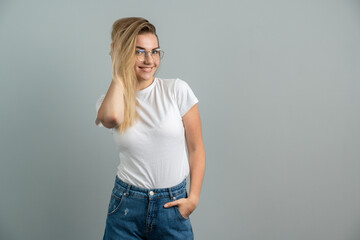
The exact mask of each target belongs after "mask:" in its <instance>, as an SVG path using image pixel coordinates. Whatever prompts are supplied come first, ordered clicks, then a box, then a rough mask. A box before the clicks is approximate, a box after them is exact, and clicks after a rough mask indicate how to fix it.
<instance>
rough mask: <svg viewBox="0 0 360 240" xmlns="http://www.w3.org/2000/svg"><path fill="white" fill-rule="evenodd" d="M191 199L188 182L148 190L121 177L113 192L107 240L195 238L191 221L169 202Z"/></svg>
mask: <svg viewBox="0 0 360 240" xmlns="http://www.w3.org/2000/svg"><path fill="white" fill-rule="evenodd" d="M187 196H188V194H187V191H186V179H185V180H184V181H183V182H182V183H180V184H178V185H176V186H173V187H171V188H160V189H144V188H139V187H136V186H132V185H129V184H127V183H125V182H123V181H121V180H120V179H119V178H118V176H116V178H115V184H114V187H113V190H112V193H111V197H110V202H109V207H108V211H107V218H106V226H105V232H104V237H103V240H110V239H112V240H115V239H116V240H119V239H124V240H132V239H149V240H150V239H154V240H161V239H164V240H165V239H171V240H176V239H181V240H186V239H194V235H193V230H192V226H191V222H190V218H189V217H188V218H185V217H184V216H182V215H181V213H180V211H179V208H178V207H177V206H174V207H170V208H164V204H165V203H167V202H171V201H175V200H177V199H180V198H186V197H187Z"/></svg>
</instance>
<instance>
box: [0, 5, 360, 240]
mask: <svg viewBox="0 0 360 240" xmlns="http://www.w3.org/2000/svg"><path fill="white" fill-rule="evenodd" d="M127 16H142V17H145V18H147V19H149V20H150V21H151V22H152V23H154V24H155V26H156V27H157V30H158V35H159V37H160V46H161V47H162V48H163V49H164V51H165V52H166V53H165V57H164V59H163V62H162V66H161V69H160V71H159V73H158V76H159V77H164V78H176V77H179V78H182V79H184V80H185V81H187V82H188V83H189V84H190V86H191V87H192V89H193V91H194V92H195V94H196V96H197V97H198V98H199V108H200V114H201V118H202V127H203V136H204V141H205V147H206V156H207V169H206V176H205V180H204V185H203V190H202V195H201V199H200V203H199V206H198V208H197V209H196V211H195V212H194V213H193V214H192V215H191V220H192V223H193V227H194V232H195V238H196V239H227V240H228V239H229V240H230V239H245V240H265V239H266V240H304V239H306V240H315V239H316V240H318V239H327V240H339V239H341V240H355V239H356V240H357V239H360V230H359V225H360V207H359V203H360V161H359V159H360V148H359V146H360V127H359V123H360V113H359V109H360V81H359V79H360V67H359V63H360V59H359V56H360V45H359V42H360V19H359V17H360V3H359V1H355V0H353V1H350V0H349V1H346V0H345V1H329V0H327V1H325V0H324V1H317V0H313V1H277V0H272V1H267V0H262V1H261V0H251V1H250V0H249V1H238V0H237V1H214V2H211V4H210V2H209V1H205V0H198V1H189V0H187V1H184V0H182V1H169V0H161V1H144V0H143V1H142V0H139V1H130V0H129V1H106V2H105V1H75V2H74V1H71V2H70V1H54V2H53V3H50V2H49V1H39V0H36V1H35V0H34V1H9V0H7V1H4V0H3V1H1V2H0V52H1V53H0V79H1V87H0V93H1V94H0V106H1V118H0V121H1V123H0V128H1V134H0V141H1V151H0V239H2V240H21V239H33V240H42V239H44V240H46V239H53V240H63V239H87V240H91V239H101V238H102V234H103V231H104V226H105V218H106V209H107V206H108V201H109V197H110V191H111V189H112V186H113V181H114V177H115V174H116V167H117V164H118V161H119V160H118V153H117V149H116V146H115V143H114V142H113V139H112V136H111V134H110V132H109V131H108V130H107V129H104V128H98V127H96V126H95V123H94V121H95V117H96V112H95V102H96V100H97V98H98V97H99V96H100V95H101V94H103V93H105V92H106V91H107V89H108V87H109V84H110V81H111V59H110V56H109V55H108V52H109V46H110V31H111V25H112V23H113V22H114V21H115V20H116V19H118V18H120V17H127Z"/></svg>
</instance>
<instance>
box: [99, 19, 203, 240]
mask: <svg viewBox="0 0 360 240" xmlns="http://www.w3.org/2000/svg"><path fill="white" fill-rule="evenodd" d="M111 39H112V43H111V52H110V55H111V58H112V73H113V79H112V81H111V84H110V87H109V89H108V91H107V93H106V94H103V95H102V96H100V98H99V99H98V101H97V103H96V110H97V118H96V121H95V123H96V125H98V126H100V127H106V128H108V129H110V130H111V133H112V135H113V138H114V141H115V143H116V145H117V147H118V150H119V158H120V164H119V165H118V168H117V174H116V177H115V183H114V187H113V189H112V192H111V197H110V202H109V206H108V211H107V218H106V226H105V232H104V237H103V239H126V240H128V239H156V240H159V239H171V240H176V239H181V240H184V239H193V230H192V225H191V222H190V218H189V216H190V214H191V213H192V212H193V211H194V210H195V208H196V207H197V205H198V203H199V199H200V192H201V186H202V182H203V178H204V173H205V148H204V143H203V138H202V130H201V120H200V114H199V109H198V104H197V103H198V99H197V97H196V96H195V94H194V93H193V91H192V89H191V88H190V86H189V85H188V83H187V82H186V81H184V80H182V79H179V78H173V79H165V78H159V77H155V76H154V75H155V74H156V72H157V70H158V68H159V65H160V60H161V59H162V57H163V54H164V52H163V51H162V50H161V49H160V45H159V38H158V36H157V34H156V29H155V26H154V25H153V24H151V23H150V22H149V21H148V20H146V19H144V18H138V17H128V18H121V19H118V20H117V21H115V22H114V23H113V26H112V33H111ZM185 144H186V147H187V150H188V155H189V157H187V153H186V147H185ZM189 174H190V190H189V193H188V192H187V190H186V177H187V176H188V175H189Z"/></svg>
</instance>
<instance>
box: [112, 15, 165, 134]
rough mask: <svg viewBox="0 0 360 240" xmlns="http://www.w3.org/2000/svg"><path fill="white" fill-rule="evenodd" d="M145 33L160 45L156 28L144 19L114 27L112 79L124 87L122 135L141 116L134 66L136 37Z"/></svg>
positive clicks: (121, 21)
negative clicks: (137, 108)
mask: <svg viewBox="0 0 360 240" xmlns="http://www.w3.org/2000/svg"><path fill="white" fill-rule="evenodd" d="M143 33H152V34H154V35H155V36H156V38H157V40H158V43H159V37H158V36H157V34H156V28H155V26H154V25H153V24H151V23H150V22H149V21H148V20H146V19H144V18H141V17H126V18H120V19H118V20H116V21H115V22H114V23H113V26H112V32H111V40H112V43H113V44H114V48H113V50H114V55H113V60H112V77H113V79H115V80H116V81H122V83H123V86H124V121H123V122H122V123H121V125H120V126H119V127H118V131H119V133H120V134H122V133H124V132H125V130H126V129H128V128H129V127H131V126H132V125H133V124H134V123H135V121H137V120H138V119H139V114H138V112H137V111H136V106H139V102H138V101H137V99H136V91H137V87H138V84H139V82H138V80H137V77H136V73H135V69H134V66H135V49H136V37H137V36H138V35H139V34H143ZM159 47H160V45H159ZM157 70H158V69H157Z"/></svg>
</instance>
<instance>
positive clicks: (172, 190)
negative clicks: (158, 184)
mask: <svg viewBox="0 0 360 240" xmlns="http://www.w3.org/2000/svg"><path fill="white" fill-rule="evenodd" d="M115 186H117V187H119V188H123V191H124V192H125V193H126V194H127V195H128V194H130V192H131V193H133V194H136V195H143V196H144V197H145V196H146V197H147V196H150V197H152V196H154V197H155V196H159V197H160V196H164V195H169V196H170V198H173V196H174V195H175V196H176V195H177V194H179V193H181V192H183V191H186V179H184V180H183V181H182V182H181V183H179V184H177V185H175V186H173V187H169V188H152V189H146V188H141V187H137V186H134V185H131V184H128V183H126V182H124V181H122V180H121V179H120V178H119V177H118V176H117V175H116V179H115ZM126 194H125V195H126Z"/></svg>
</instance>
